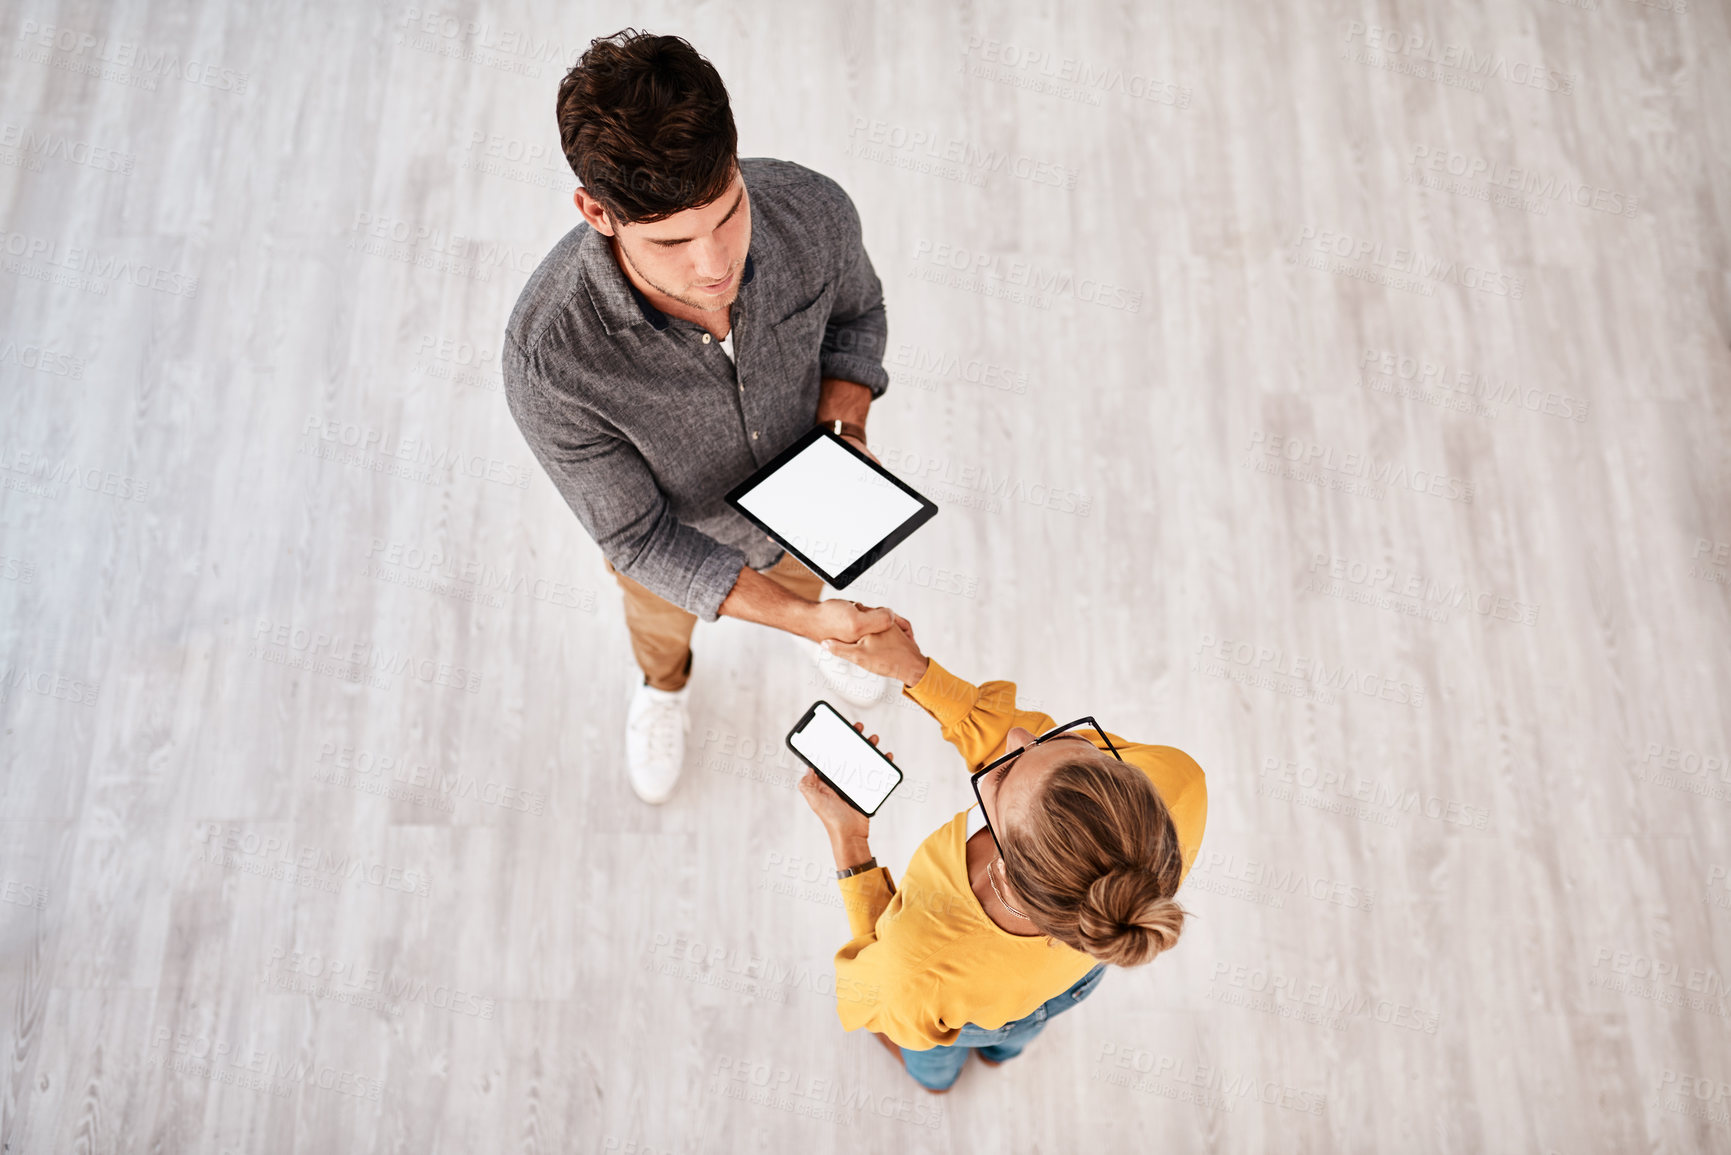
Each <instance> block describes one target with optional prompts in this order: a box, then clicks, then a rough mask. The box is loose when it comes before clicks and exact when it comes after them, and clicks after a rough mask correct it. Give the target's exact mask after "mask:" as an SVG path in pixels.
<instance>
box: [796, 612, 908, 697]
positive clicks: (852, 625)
mask: <svg viewBox="0 0 1731 1155" xmlns="http://www.w3.org/2000/svg"><path fill="white" fill-rule="evenodd" d="M813 611H814V612H813V620H812V622H811V631H812V632H811V633H810V634H808V635H807V636H808V637H815V638H816V639H818V640H819V642H820V644H821V645H822V646H823V648H824V650H825V652H827V653H831V654H834V655H835V656H836V657H838V658H846V659H847V660H848V661H850V662H852V663H853V664H854V665H856V666H858V667H859V668H860V669H862V670H866V671H869V672H870V673H873V674H881V675H883V676H884V677H886V678H894V679H896V680H897V681H899V682H901V684H902V685H904V686H912V685H913V684H914V683H916V682H918V681H919V680H920V679H921V678H923V677H925V674H926V666H927V664H928V661H927V658H926V656H925V654H923V653H921V652H920V647H919V643H917V642H916V641H914V627H913V626H912V625H911V624H909V622H908V620H907V619H906V618H904V617H902V616H901V615H900V614H898V613H896V612H895V611H894V610H892V609H889V608H888V607H886V606H876V607H873V606H862V605H860V604H859V603H858V602H850V601H847V600H846V599H843V598H832V599H830V600H829V601H825V602H819V603H817V605H815V606H814V607H813Z"/></svg>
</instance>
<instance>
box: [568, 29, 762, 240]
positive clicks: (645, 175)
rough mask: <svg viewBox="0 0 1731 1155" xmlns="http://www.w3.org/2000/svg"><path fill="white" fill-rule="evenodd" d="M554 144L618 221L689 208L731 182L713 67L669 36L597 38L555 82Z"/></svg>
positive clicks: (726, 126) (733, 139) (732, 145)
mask: <svg viewBox="0 0 1731 1155" xmlns="http://www.w3.org/2000/svg"><path fill="white" fill-rule="evenodd" d="M559 142H560V144H561V145H562V146H563V147H564V149H565V159H566V160H568V161H570V162H571V171H572V172H574V173H576V174H577V179H578V180H579V181H580V182H582V185H583V187H584V188H585V189H587V190H588V191H589V194H590V195H591V196H593V197H594V198H595V199H596V200H598V201H600V202H601V203H602V205H603V206H605V207H606V209H607V211H608V212H609V213H610V214H612V215H613V217H614V218H615V219H617V220H619V221H620V222H622V223H626V224H632V223H642V222H647V221H659V220H665V219H666V218H668V217H670V216H672V215H673V214H674V213H678V212H683V211H684V210H686V209H690V208H699V207H701V206H703V205H706V204H708V203H710V202H711V201H713V200H714V199H715V198H716V197H718V196H720V195H721V194H722V193H723V192H725V191H726V190H727V186H728V184H729V183H731V182H732V180H733V166H734V153H735V152H736V150H737V149H738V147H739V134H738V133H737V132H736V131H735V129H734V127H733V109H732V107H731V106H730V105H729V104H728V102H727V87H726V85H724V84H722V83H721V75H720V74H719V73H717V72H716V71H715V66H714V65H712V64H710V63H709V61H707V60H705V59H704V58H703V57H701V56H699V55H698V54H697V50H696V49H695V48H693V47H692V46H691V45H690V44H688V43H686V42H685V41H684V40H682V39H680V38H679V37H677V36H652V35H650V34H649V33H647V32H639V31H638V30H637V29H635V28H626V29H623V30H622V31H619V32H615V33H614V34H613V35H611V36H601V37H597V38H596V39H595V40H592V41H590V43H589V47H588V49H586V50H585V51H584V53H583V55H582V56H581V57H580V58H579V59H578V61H577V63H576V64H575V65H573V66H572V68H571V71H569V72H567V73H566V74H565V79H564V80H562V81H560V82H559Z"/></svg>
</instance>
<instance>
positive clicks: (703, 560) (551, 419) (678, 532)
mask: <svg viewBox="0 0 1731 1155" xmlns="http://www.w3.org/2000/svg"><path fill="white" fill-rule="evenodd" d="M501 361H502V368H503V370H504V376H505V398H506V401H507V403H508V404H509V405H510V408H511V415H512V416H513V417H514V418H516V421H517V428H518V429H519V430H521V431H522V433H523V439H524V440H525V441H527V442H528V443H529V448H530V450H531V451H532V452H533V453H534V454H535V458H536V460H537V461H539V462H540V463H541V468H543V469H545V470H546V471H547V476H548V477H549V478H551V479H552V481H553V485H554V487H555V488H557V489H558V490H559V494H560V496H561V497H563V498H564V499H565V503H566V504H567V505H569V506H570V507H571V512H573V513H575V514H576V515H577V520H578V521H579V522H581V523H582V525H583V528H584V529H586V530H588V531H589V536H591V537H593V538H594V539H595V543H596V544H597V545H599V546H600V547H601V552H602V554H603V555H605V556H606V558H607V560H608V561H609V562H611V563H613V568H614V569H616V570H618V571H619V572H620V573H622V574H624V575H625V576H626V577H628V578H631V579H632V580H633V581H636V582H638V583H640V584H641V585H643V586H644V587H645V588H647V589H648V590H649V591H650V592H651V593H654V594H657V595H659V596H660V597H663V598H666V599H667V600H668V601H670V602H672V603H673V604H674V605H676V606H680V607H681V608H683V609H685V610H686V611H688V612H690V613H693V614H696V615H697V616H698V617H699V618H702V619H703V620H704V621H706V622H712V621H715V620H716V618H718V617H719V616H720V613H721V603H722V602H723V601H725V600H727V595H728V594H729V593H730V592H731V591H732V590H733V586H734V583H735V582H736V581H738V580H739V571H740V569H741V568H743V567H744V565H745V560H746V559H745V555H744V554H743V553H741V552H740V551H739V550H737V549H735V548H733V547H732V546H728V545H722V544H721V543H720V542H717V541H716V540H715V539H714V538H711V537H710V536H709V535H707V534H705V533H702V532H701V531H699V530H696V529H693V528H692V527H691V526H688V525H685V524H684V523H682V522H681V521H679V519H678V518H676V517H674V516H673V513H672V511H671V509H670V508H669V506H668V503H667V497H666V495H665V494H663V493H662V492H661V488H660V486H658V485H657V484H656V483H655V476H654V474H652V473H651V472H650V470H649V466H648V464H647V463H646V462H645V461H644V460H643V457H642V455H641V454H639V453H638V451H637V448H636V447H635V446H634V445H633V444H632V443H631V442H630V441H628V440H626V439H625V438H623V437H621V436H618V435H617V434H615V433H613V432H611V431H609V430H607V429H605V428H602V427H600V425H599V423H597V422H595V421H592V420H590V419H588V417H587V415H586V414H584V413H583V412H581V411H580V410H578V408H577V407H576V406H572V405H568V404H562V403H561V402H560V401H559V400H558V399H557V398H556V397H554V396H553V395H552V394H551V393H550V392H549V391H548V390H547V389H546V388H544V387H543V386H542V384H541V382H540V381H539V379H538V378H537V376H536V373H535V368H534V364H533V362H532V361H531V360H530V358H529V357H528V356H527V355H526V354H525V353H524V352H523V350H522V349H521V348H520V347H519V346H518V345H517V343H516V342H515V341H512V340H509V339H507V340H506V341H505V345H504V350H503V355H502V357H501Z"/></svg>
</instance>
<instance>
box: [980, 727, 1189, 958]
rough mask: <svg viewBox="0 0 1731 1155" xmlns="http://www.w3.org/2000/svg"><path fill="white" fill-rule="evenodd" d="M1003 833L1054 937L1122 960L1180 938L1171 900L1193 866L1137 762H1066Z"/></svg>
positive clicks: (1014, 867)
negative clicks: (1186, 863)
mask: <svg viewBox="0 0 1731 1155" xmlns="http://www.w3.org/2000/svg"><path fill="white" fill-rule="evenodd" d="M999 837H1000V838H1001V839H1002V840H1003V849H1004V874H1005V877H1007V878H1008V879H1009V880H1010V885H1011V886H1013V887H1015V888H1016V893H1017V894H1018V895H1020V896H1021V899H1022V901H1023V902H1024V903H1025V904H1026V905H1027V911H1026V913H1027V916H1028V919H1029V921H1031V922H1033V924H1034V925H1035V926H1037V927H1039V928H1040V929H1041V930H1042V931H1044V932H1045V933H1046V934H1048V935H1050V936H1051V937H1052V938H1055V939H1057V940H1058V941H1059V942H1061V943H1063V944H1064V945H1066V946H1069V947H1074V948H1075V949H1076V950H1079V951H1081V952H1082V953H1083V954H1087V955H1092V956H1093V957H1094V958H1097V959H1099V960H1100V961H1101V962H1107V963H1112V964H1113V965H1115V966H1121V967H1133V966H1140V965H1141V964H1142V963H1145V962H1149V961H1151V960H1152V959H1153V958H1154V956H1155V955H1157V954H1159V953H1160V952H1161V951H1164V950H1169V949H1171V948H1172V947H1173V946H1174V945H1176V944H1177V942H1178V936H1179V934H1180V933H1182V931H1183V930H1184V917H1185V916H1184V909H1183V908H1182V907H1180V906H1179V905H1178V903H1177V902H1175V901H1174V900H1173V897H1172V896H1173V895H1174V894H1176V893H1177V891H1178V883H1179V881H1180V880H1181V879H1182V877H1183V873H1184V860H1183V856H1182V851H1181V849H1180V847H1179V844H1178V831H1177V828H1176V827H1174V826H1173V825H1172V813H1171V811H1169V810H1167V809H1166V803H1165V801H1164V800H1163V799H1162V798H1161V797H1160V794H1159V792H1158V791H1156V790H1155V789H1154V784H1153V783H1151V782H1149V781H1148V778H1147V776H1146V775H1145V774H1143V773H1142V771H1140V770H1138V769H1136V768H1135V767H1134V766H1130V765H1127V764H1126V763H1123V762H1120V761H1118V760H1117V759H1116V758H1108V757H1104V756H1101V757H1081V758H1074V759H1072V760H1070V761H1067V762H1065V763H1063V764H1061V765H1059V766H1058V767H1056V768H1055V769H1054V770H1053V771H1052V773H1051V775H1050V776H1049V777H1048V778H1047V779H1046V780H1045V782H1044V783H1043V784H1042V785H1041V788H1040V793H1039V795H1038V796H1037V797H1035V798H1033V799H1032V800H1030V802H1029V805H1028V808H1027V813H1026V816H1025V817H1024V818H1023V820H1022V821H1021V822H1018V823H1017V824H1016V825H1015V826H1014V827H1012V828H1011V829H1009V830H1006V831H1003V832H1002V833H1001V834H1000V835H999Z"/></svg>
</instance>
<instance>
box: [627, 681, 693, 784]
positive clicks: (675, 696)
mask: <svg viewBox="0 0 1731 1155" xmlns="http://www.w3.org/2000/svg"><path fill="white" fill-rule="evenodd" d="M640 677H641V675H640ZM690 696H691V686H690V685H689V684H687V685H686V686H685V687H684V688H683V689H679V690H657V689H655V687H653V686H651V685H649V684H648V683H647V682H642V681H639V682H638V685H637V690H636V692H635V693H634V694H633V695H632V696H631V708H630V710H629V711H628V712H627V713H626V716H625V765H626V768H627V770H629V772H630V776H631V789H633V790H635V791H636V792H637V797H639V798H641V799H643V801H645V802H647V803H649V804H651V805H653V806H659V805H660V804H661V803H663V802H666V801H667V800H668V798H670V797H672V795H673V787H674V785H675V784H676V783H677V782H678V781H679V771H680V769H681V768H682V767H683V766H684V765H685V732H686V731H687V730H689V729H691V717H690V715H688V714H687V713H686V712H685V701H686V699H687V698H689V697H690Z"/></svg>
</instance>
